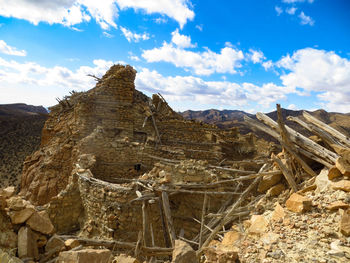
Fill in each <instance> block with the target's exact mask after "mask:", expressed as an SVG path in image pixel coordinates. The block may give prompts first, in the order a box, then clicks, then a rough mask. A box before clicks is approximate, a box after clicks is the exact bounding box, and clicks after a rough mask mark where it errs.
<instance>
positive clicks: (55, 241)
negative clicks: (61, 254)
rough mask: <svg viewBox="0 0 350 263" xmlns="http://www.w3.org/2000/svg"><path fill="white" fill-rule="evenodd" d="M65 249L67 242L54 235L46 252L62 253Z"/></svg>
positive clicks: (47, 244)
mask: <svg viewBox="0 0 350 263" xmlns="http://www.w3.org/2000/svg"><path fill="white" fill-rule="evenodd" d="M63 248H65V242H64V241H63V239H62V238H60V237H58V236H56V235H54V236H52V237H51V238H50V239H49V240H48V241H47V243H46V246H45V251H46V252H48V251H53V250H55V251H61V250H62V249H63Z"/></svg>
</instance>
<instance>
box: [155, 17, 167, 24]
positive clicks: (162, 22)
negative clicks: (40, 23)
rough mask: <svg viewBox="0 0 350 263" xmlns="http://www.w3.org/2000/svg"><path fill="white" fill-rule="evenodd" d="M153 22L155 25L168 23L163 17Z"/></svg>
mask: <svg viewBox="0 0 350 263" xmlns="http://www.w3.org/2000/svg"><path fill="white" fill-rule="evenodd" d="M154 22H156V23H157V24H165V23H167V22H168V19H166V18H164V17H158V18H156V19H154Z"/></svg>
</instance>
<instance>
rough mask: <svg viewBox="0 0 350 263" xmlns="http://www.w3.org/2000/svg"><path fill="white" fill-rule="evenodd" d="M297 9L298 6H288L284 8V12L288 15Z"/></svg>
mask: <svg viewBox="0 0 350 263" xmlns="http://www.w3.org/2000/svg"><path fill="white" fill-rule="evenodd" d="M297 10H298V8H296V7H289V8H286V13H287V14H289V15H294V14H295V12H296V11H297Z"/></svg>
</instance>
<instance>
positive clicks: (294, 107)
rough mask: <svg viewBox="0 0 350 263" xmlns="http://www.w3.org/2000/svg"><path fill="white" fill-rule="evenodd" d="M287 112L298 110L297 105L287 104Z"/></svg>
mask: <svg viewBox="0 0 350 263" xmlns="http://www.w3.org/2000/svg"><path fill="white" fill-rule="evenodd" d="M287 109H288V110H298V107H297V105H295V104H289V105H288V107H287Z"/></svg>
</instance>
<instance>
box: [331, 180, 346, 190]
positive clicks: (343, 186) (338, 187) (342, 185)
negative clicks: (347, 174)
mask: <svg viewBox="0 0 350 263" xmlns="http://www.w3.org/2000/svg"><path fill="white" fill-rule="evenodd" d="M332 187H333V189H334V190H343V191H345V192H350V181H349V180H340V181H339V182H336V183H333V184H332Z"/></svg>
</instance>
